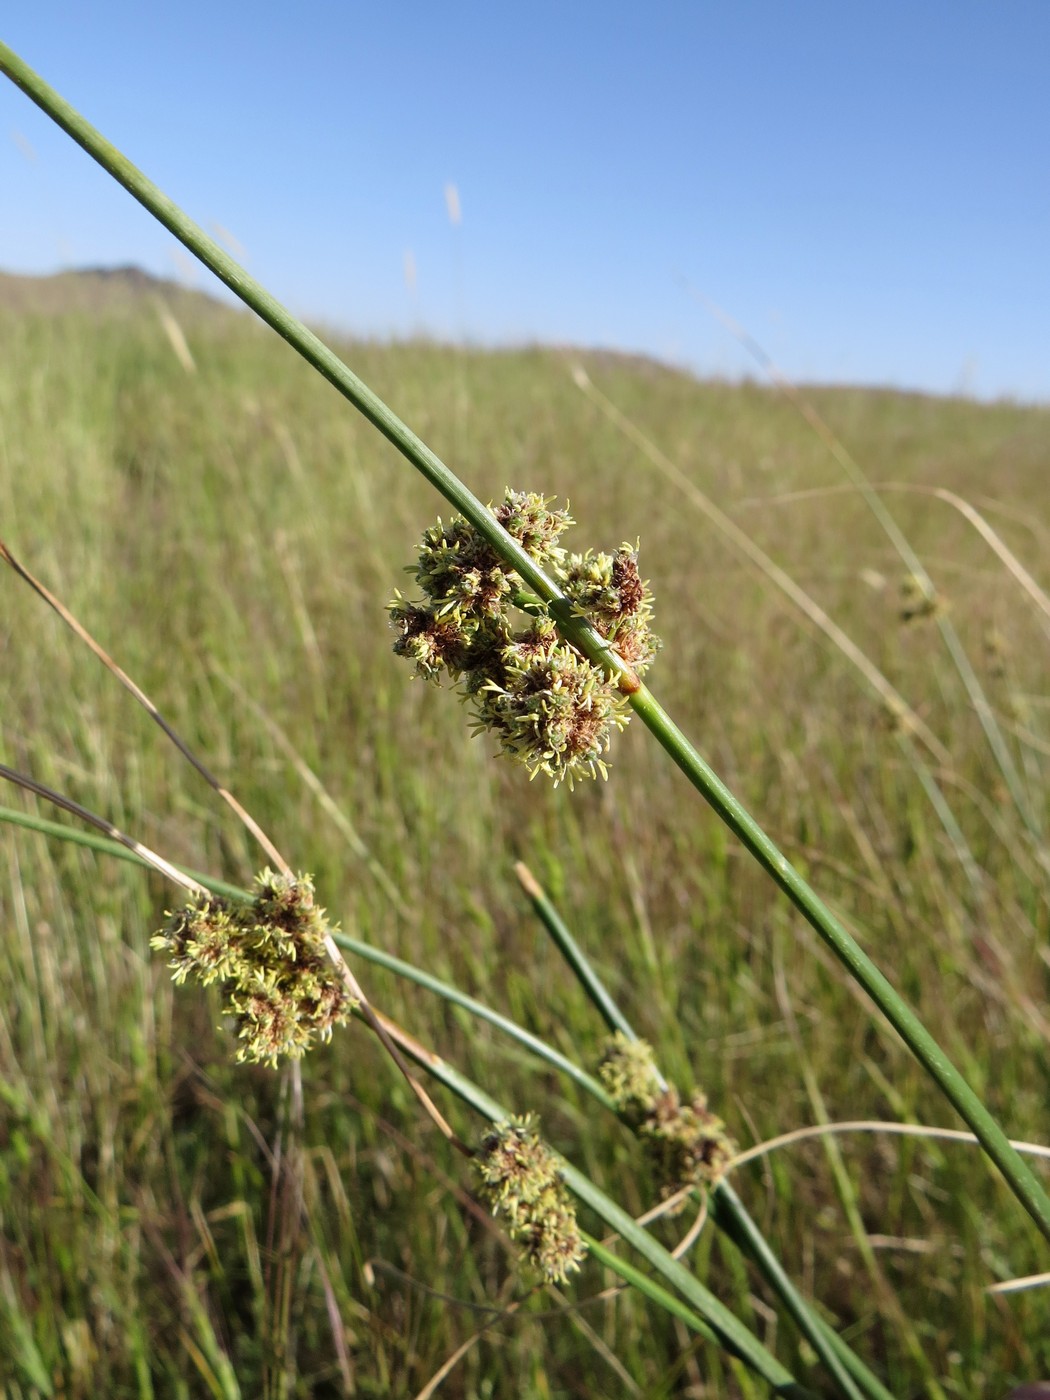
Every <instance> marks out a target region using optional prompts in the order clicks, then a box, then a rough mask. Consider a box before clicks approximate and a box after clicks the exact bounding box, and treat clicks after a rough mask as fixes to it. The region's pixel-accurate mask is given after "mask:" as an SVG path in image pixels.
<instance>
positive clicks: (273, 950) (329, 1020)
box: [150, 869, 356, 1065]
mask: <svg viewBox="0 0 1050 1400" xmlns="http://www.w3.org/2000/svg"><path fill="white" fill-rule="evenodd" d="M328 934H329V926H328V924H327V923H326V922H325V911H324V910H323V909H321V908H319V906H318V905H317V904H316V902H315V900H314V887H313V883H312V881H311V879H310V877H309V876H308V875H295V876H293V875H281V874H277V873H275V872H274V871H272V870H269V869H267V870H264V871H262V873H261V874H260V875H258V876H257V877H256V880H255V890H254V897H253V898H252V899H251V900H250V901H247V902H241V903H237V902H235V901H232V900H226V899H220V898H219V897H218V896H217V895H212V894H208V893H201V894H198V895H195V896H194V897H193V898H192V899H191V900H190V901H189V902H188V903H187V904H185V905H184V906H183V907H182V908H181V909H177V910H175V911H174V912H173V913H171V914H169V915H168V918H167V922H166V923H165V925H164V927H163V928H162V929H161V930H160V931H159V932H158V933H156V934H154V936H153V938H152V939H151V940H150V946H151V947H152V948H155V949H157V950H158V951H161V952H164V953H167V954H168V955H169V962H168V966H169V967H170V968H171V972H172V978H173V980H174V981H175V982H185V981H186V979H187V978H188V977H190V976H193V977H196V978H197V979H198V981H200V982H201V983H203V984H204V985H205V986H207V985H208V984H209V983H212V982H221V983H222V984H223V990H224V993H225V997H226V1000H225V1003H224V1007H223V1009H224V1011H225V1012H226V1013H227V1014H228V1015H230V1016H233V1017H235V1018H236V1021H237V1035H238V1038H239V1039H240V1041H241V1042H242V1044H241V1047H240V1050H239V1051H238V1054H237V1058H238V1060H256V1061H262V1062H265V1063H267V1064H270V1065H276V1063H277V1061H278V1059H279V1058H280V1057H281V1056H282V1055H288V1056H290V1057H291V1058H293V1059H297V1058H298V1057H299V1056H301V1055H302V1054H304V1053H305V1051H306V1050H308V1049H309V1048H310V1046H311V1044H312V1043H313V1041H314V1039H315V1037H319V1038H320V1039H321V1040H327V1039H328V1038H329V1036H330V1035H331V1034H332V1028H333V1027H334V1026H337V1025H343V1024H344V1023H345V1022H346V1021H347V1020H348V1019H349V1017H350V1015H351V1012H352V1011H353V1009H354V1006H355V1005H356V1002H355V1000H354V998H353V997H352V996H351V995H350V993H349V992H348V991H347V989H346V986H345V985H344V983H343V980H342V978H341V977H340V975H339V971H338V969H337V968H336V966H335V964H334V963H333V961H332V959H331V958H330V956H329V954H328V950H327V947H326V939H327V936H328Z"/></svg>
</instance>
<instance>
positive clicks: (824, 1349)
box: [515, 861, 892, 1400]
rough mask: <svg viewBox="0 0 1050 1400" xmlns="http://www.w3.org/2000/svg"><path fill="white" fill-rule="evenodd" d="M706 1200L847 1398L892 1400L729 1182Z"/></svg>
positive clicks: (614, 1008)
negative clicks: (817, 1307) (799, 1285)
mask: <svg viewBox="0 0 1050 1400" xmlns="http://www.w3.org/2000/svg"><path fill="white" fill-rule="evenodd" d="M515 870H516V873H517V876H518V879H519V881H520V882H521V886H522V888H523V889H524V891H525V893H526V894H527V895H528V898H529V900H530V902H531V904H532V907H533V909H534V910H535V912H536V914H537V916H538V917H539V919H540V921H541V922H542V923H543V925H544V927H545V928H546V929H547V931H548V932H549V933H550V935H551V937H552V939H553V940H554V942H555V944H556V946H557V948H558V950H559V951H560V952H561V953H562V955H563V956H564V957H565V959H566V961H567V962H568V964H569V966H570V967H571V968H572V970H573V972H574V973H575V974H576V976H577V978H578V979H579V981H580V984H581V985H582V986H583V988H584V990H585V991H586V993H587V995H588V996H589V997H590V999H591V1001H592V1002H593V1003H594V1005H595V1006H596V1007H597V1008H598V1011H599V1013H600V1015H601V1016H602V1019H603V1020H604V1021H605V1024H606V1025H607V1026H608V1027H609V1029H610V1030H611V1031H619V1032H620V1033H621V1034H622V1035H624V1036H626V1037H627V1039H628V1040H632V1041H636V1040H637V1039H638V1036H637V1035H636V1034H635V1031H634V1029H633V1028H632V1026H631V1024H630V1022H629V1021H628V1020H627V1017H626V1016H625V1015H624V1014H623V1012H622V1010H621V1009H620V1007H619V1006H618V1005H617V1003H616V1001H615V999H614V998H613V997H612V996H611V995H610V993H609V991H608V989H607V988H606V986H605V984H604V982H603V981H602V980H601V978H600V977H599V976H598V974H597V972H595V970H594V968H593V967H592V966H591V963H590V960H589V959H588V957H587V954H586V953H585V952H584V951H583V949H582V948H581V947H580V945H579V944H578V943H577V942H576V940H575V938H573V936H572V934H571V933H570V931H569V928H568V926H567V925H566V923H565V921H564V919H562V917H561V915H560V914H559V913H558V911H557V909H556V908H555V907H554V904H553V903H552V902H551V900H550V899H549V898H548V896H547V893H546V891H545V890H544V889H543V887H542V886H541V885H540V883H539V881H538V880H537V879H536V878H535V876H534V875H533V874H532V872H531V870H529V868H528V866H527V865H524V864H523V863H522V862H520V861H519V863H518V864H517V866H516V867H515ZM654 1068H655V1069H656V1073H657V1076H658V1078H659V1081H660V1084H661V1085H662V1086H663V1087H664V1088H667V1080H666V1079H665V1078H664V1077H663V1075H662V1074H661V1073H660V1070H659V1068H658V1067H657V1066H655V1065H654ZM710 1200H711V1208H712V1215H713V1218H714V1220H715V1223H716V1224H717V1225H718V1226H719V1227H720V1228H721V1229H723V1230H725V1231H726V1233H727V1234H728V1235H729V1237H730V1238H731V1239H732V1240H733V1241H734V1243H735V1244H736V1245H737V1246H738V1248H740V1249H741V1250H742V1251H743V1252H744V1253H745V1254H747V1255H748V1256H749V1257H750V1258H751V1259H752V1260H753V1261H754V1263H756V1264H757V1265H758V1267H759V1269H760V1270H761V1271H762V1274H763V1276H764V1277H765V1279H766V1282H767V1283H768V1284H769V1285H770V1287H771V1288H772V1289H773V1291H774V1293H776V1295H777V1296H778V1297H779V1298H780V1300H781V1302H782V1303H783V1304H784V1307H785V1309H786V1310H787V1312H788V1314H789V1315H790V1316H791V1317H792V1318H793V1319H794V1321H795V1325H796V1326H797V1327H798V1329H799V1331H800V1332H801V1333H802V1335H803V1336H804V1337H805V1338H806V1339H807V1340H808V1341H809V1342H810V1344H811V1345H812V1346H813V1348H814V1350H815V1351H816V1353H817V1355H818V1356H819V1357H820V1358H821V1360H822V1361H823V1362H824V1365H825V1366H826V1367H827V1369H828V1373H829V1374H830V1375H831V1376H832V1377H833V1379H834V1380H836V1381H837V1382H838V1384H839V1386H840V1387H841V1388H842V1391H843V1393H844V1394H845V1395H846V1396H848V1397H851V1400H860V1395H861V1393H862V1392H863V1393H864V1394H866V1395H867V1396H868V1397H869V1400H892V1397H890V1396H889V1395H888V1392H887V1391H886V1390H885V1389H884V1388H883V1386H882V1383H881V1382H880V1381H879V1380H878V1378H877V1377H876V1376H875V1375H873V1374H872V1372H871V1371H869V1370H868V1368H867V1367H866V1366H865V1365H864V1363H863V1361H861V1360H860V1358H859V1357H858V1356H855V1355H854V1354H853V1352H852V1351H851V1350H850V1348H849V1347H848V1346H847V1345H846V1343H845V1342H843V1341H842V1339H841V1338H840V1337H839V1336H838V1335H837V1333H836V1332H835V1331H834V1329H833V1328H831V1327H829V1326H828V1325H827V1324H826V1323H825V1322H824V1320H823V1319H822V1318H821V1317H819V1316H818V1315H817V1314H816V1313H815V1312H814V1311H813V1309H812V1308H811V1307H810V1305H809V1304H808V1303H807V1302H806V1300H805V1298H803V1296H802V1295H801V1293H799V1291H798V1290H797V1289H796V1287H795V1285H794V1284H793V1283H792V1281H791V1279H790V1278H789V1276H788V1274H787V1273H786V1272H785V1270H784V1266H783V1265H782V1264H781V1262H780V1260H779V1259H778V1258H777V1256H776V1255H775V1254H774V1253H773V1251H772V1250H771V1249H770V1247H769V1245H768V1243H767V1242H766V1239H765V1237H764V1236H763V1234H762V1231H761V1230H760V1229H759V1228H758V1226H757V1225H756V1224H755V1222H754V1221H753V1220H752V1219H751V1216H750V1215H749V1214H748V1212H747V1209H746V1207H745V1206H744V1203H743V1201H741V1199H740V1197H739V1196H738V1195H737V1194H736V1192H735V1191H734V1190H733V1188H732V1187H731V1186H730V1184H729V1182H728V1181H726V1180H722V1181H719V1182H718V1183H717V1184H716V1185H715V1186H714V1187H713V1188H712V1190H711V1193H710ZM854 1379H855V1380H856V1381H857V1382H858V1384H859V1386H860V1390H858V1389H857V1387H856V1386H854V1384H853V1381H854Z"/></svg>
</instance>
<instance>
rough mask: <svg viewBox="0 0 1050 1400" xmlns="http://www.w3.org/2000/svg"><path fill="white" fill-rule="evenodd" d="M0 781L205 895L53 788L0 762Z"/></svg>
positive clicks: (162, 861) (160, 859)
mask: <svg viewBox="0 0 1050 1400" xmlns="http://www.w3.org/2000/svg"><path fill="white" fill-rule="evenodd" d="M0 778H6V779H7V781H8V782H9V783H14V784H15V786H16V787H20V788H24V789H25V790H26V792H32V793H35V794H36V796H37V797H42V798H44V800H45V801H47V802H52V803H54V805H55V806H56V807H61V808H62V810H63V811H64V812H69V813H70V815H71V816H74V817H79V818H80V820H81V821H84V822H87V823H88V824H89V825H90V826H93V827H95V828H96V829H97V830H99V831H101V832H103V833H104V834H105V835H106V836H108V837H110V839H111V840H113V841H119V842H120V844H121V845H122V846H126V847H127V848H128V850H129V851H134V853H135V854H136V855H137V856H139V857H140V859H142V860H144V861H146V862H147V864H149V865H152V866H153V868H154V870H156V871H158V872H159V873H160V874H161V875H163V876H164V877H165V878H166V879H168V880H172V881H174V883H175V884H176V885H181V886H182V888H183V889H184V890H188V891H189V893H190V894H200V895H203V894H206V893H207V891H206V890H205V889H204V886H203V885H198V883H197V881H196V880H191V879H190V877H189V876H188V875H184V874H183V872H182V871H181V870H177V869H176V868H175V866H174V865H171V864H170V863H169V862H168V861H166V860H165V859H164V857H163V856H159V855H157V853H156V851H151V850H150V848H149V847H148V846H144V845H143V844H142V843H141V841H136V840H135V838H134V837H133V836H127V835H125V833H124V832H123V831H121V830H120V828H119V827H116V826H114V825H113V823H112V822H110V821H107V820H106V818H105V817H100V816H97V815H96V814H95V813H94V812H92V811H90V810H89V809H88V808H87V807H82V806H81V805H80V803H79V802H74V801H73V799H72V798H71V797H63V796H62V794H61V793H60V792H56V791H55V790H54V788H49V787H47V786H46V784H44V783H38V782H36V780H35V779H33V778H30V777H27V776H26V775H25V774H24V773H19V772H17V771H16V770H15V769H14V768H9V767H8V766H7V764H6V763H0Z"/></svg>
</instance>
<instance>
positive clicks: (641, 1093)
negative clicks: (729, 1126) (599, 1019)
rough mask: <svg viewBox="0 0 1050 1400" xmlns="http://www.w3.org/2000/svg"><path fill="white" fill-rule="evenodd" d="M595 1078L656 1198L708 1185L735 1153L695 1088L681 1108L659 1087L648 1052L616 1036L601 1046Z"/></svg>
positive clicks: (677, 1098) (672, 1093)
mask: <svg viewBox="0 0 1050 1400" xmlns="http://www.w3.org/2000/svg"><path fill="white" fill-rule="evenodd" d="M598 1077H599V1079H600V1080H601V1081H602V1084H603V1085H604V1086H605V1088H606V1090H607V1092H608V1094H609V1096H610V1098H611V1099H612V1100H613V1102H614V1104H615V1105H616V1110H617V1112H618V1113H619V1114H620V1116H621V1117H622V1118H623V1119H624V1121H625V1122H626V1123H627V1124H628V1125H629V1126H630V1127H631V1128H633V1129H634V1131H635V1132H636V1133H637V1135H638V1137H639V1138H640V1139H641V1140H642V1142H643V1143H644V1145H645V1149H646V1154H647V1155H648V1157H649V1161H650V1164H651V1166H652V1168H653V1172H654V1174H655V1176H656V1179H657V1181H658V1182H659V1183H660V1194H661V1195H662V1196H663V1197H664V1198H665V1199H666V1198H667V1197H669V1196H675V1195H677V1194H678V1192H679V1191H681V1190H682V1189H683V1188H684V1187H687V1186H699V1187H702V1186H713V1185H715V1183H717V1182H718V1181H719V1180H720V1179H721V1177H722V1176H723V1175H724V1173H725V1169H726V1166H727V1165H728V1163H729V1161H730V1160H731V1159H732V1157H733V1156H734V1154H735V1152H736V1145H735V1143H734V1142H733V1140H732V1138H730V1137H729V1135H728V1133H727V1132H726V1129H725V1124H724V1123H723V1122H722V1120H721V1119H720V1118H718V1117H716V1116H715V1114H713V1113H712V1112H711V1111H710V1110H709V1108H708V1107H707V1098H706V1097H705V1095H703V1094H702V1093H701V1092H700V1091H699V1090H698V1089H694V1091H693V1094H692V1097H691V1098H690V1099H689V1100H688V1101H687V1102H685V1103H683V1102H682V1097H681V1095H680V1094H679V1092H678V1090H677V1089H676V1088H675V1087H674V1086H673V1085H669V1086H667V1087H666V1088H665V1087H664V1086H663V1085H662V1084H661V1082H660V1076H659V1074H658V1073H657V1070H656V1063H655V1060H654V1058H653V1052H652V1047H651V1046H649V1045H648V1044H647V1043H646V1042H645V1041H644V1040H633V1041H632V1040H629V1039H628V1038H627V1037H626V1036H625V1035H623V1034H622V1032H620V1031H617V1032H616V1034H615V1035H614V1036H613V1037H612V1038H611V1039H610V1040H609V1041H608V1043H607V1044H606V1048H605V1052H604V1054H603V1056H602V1059H601V1061H600V1063H599V1065H598Z"/></svg>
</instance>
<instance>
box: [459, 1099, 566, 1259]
mask: <svg viewBox="0 0 1050 1400" xmlns="http://www.w3.org/2000/svg"><path fill="white" fill-rule="evenodd" d="M474 1168H475V1171H476V1172H477V1175H478V1177H479V1181H480V1185H479V1194H480V1195H481V1197H482V1198H483V1200H484V1201H485V1202H486V1204H487V1205H488V1207H489V1209H490V1210H491V1211H492V1213H493V1215H499V1214H501V1213H502V1215H503V1216H504V1217H505V1219H506V1222H507V1232H508V1234H509V1235H510V1237H511V1239H513V1240H517V1241H519V1242H520V1243H521V1244H522V1245H524V1249H525V1257H526V1258H527V1259H528V1261H529V1263H530V1264H532V1265H533V1267H534V1268H536V1269H537V1270H538V1271H539V1273H540V1274H541V1275H542V1277H543V1278H544V1279H545V1280H546V1281H547V1282H548V1283H562V1282H564V1281H565V1279H566V1278H567V1277H568V1275H569V1273H570V1272H571V1271H572V1270H574V1269H578V1268H579V1267H580V1261H581V1260H582V1259H583V1257H584V1254H585V1252H586V1251H585V1249H584V1245H583V1241H582V1239H581V1238H580V1232H579V1229H578V1227H577V1224H576V1211H575V1208H574V1206H573V1204H572V1200H571V1198H570V1196H569V1193H568V1191H566V1189H565V1186H564V1184H563V1183H562V1179H561V1174H560V1172H559V1171H558V1164H557V1159H556V1158H555V1156H554V1154H553V1152H551V1150H550V1148H549V1147H548V1146H547V1144H546V1143H545V1142H544V1141H543V1139H542V1138H541V1137H540V1135H539V1133H538V1131H537V1128H536V1117H535V1115H534V1114H531V1113H529V1114H526V1115H525V1116H524V1117H520V1118H519V1117H515V1118H508V1119H506V1120H505V1121H504V1122H502V1123H497V1124H495V1125H494V1126H493V1127H492V1128H490V1129H489V1131H488V1132H487V1133H486V1134H485V1136H484V1137H483V1138H482V1140H481V1143H480V1145H479V1147H478V1150H477V1153H476V1154H475V1157H474Z"/></svg>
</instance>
